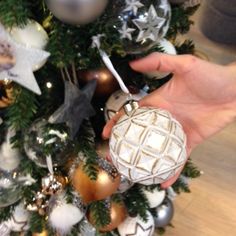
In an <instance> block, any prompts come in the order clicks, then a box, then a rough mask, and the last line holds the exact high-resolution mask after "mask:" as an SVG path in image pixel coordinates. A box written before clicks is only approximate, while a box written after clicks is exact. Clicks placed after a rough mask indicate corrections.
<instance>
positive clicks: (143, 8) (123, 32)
mask: <svg viewBox="0 0 236 236" xmlns="http://www.w3.org/2000/svg"><path fill="white" fill-rule="evenodd" d="M113 11H114V13H113V14H114V16H115V19H116V20H114V28H115V29H117V31H118V32H119V34H120V39H121V41H122V44H123V46H124V48H125V50H126V52H127V53H130V54H137V53H142V52H144V51H146V50H148V49H149V48H150V47H151V46H153V45H154V44H155V43H156V42H157V41H158V40H160V39H161V38H163V37H165V35H166V33H167V31H168V29H169V23H170V18H171V8H170V4H169V2H168V1H167V0H154V1H150V0H148V1H146V0H125V1H124V0H116V1H114V4H113Z"/></svg>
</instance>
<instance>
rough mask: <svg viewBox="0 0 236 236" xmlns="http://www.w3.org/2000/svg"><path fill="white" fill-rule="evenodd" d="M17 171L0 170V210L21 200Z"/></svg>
mask: <svg viewBox="0 0 236 236" xmlns="http://www.w3.org/2000/svg"><path fill="white" fill-rule="evenodd" d="M17 177H18V172H17V171H15V170H14V171H9V172H8V171H3V170H1V169H0V208H1V207H7V206H10V205H12V204H13V203H15V202H17V201H18V200H19V199H20V198H21V189H22V188H21V184H20V183H19V182H18V179H17Z"/></svg>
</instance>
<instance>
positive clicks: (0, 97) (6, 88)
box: [0, 80, 14, 108]
mask: <svg viewBox="0 0 236 236" xmlns="http://www.w3.org/2000/svg"><path fill="white" fill-rule="evenodd" d="M13 101H14V100H13V86H12V83H11V82H10V81H8V80H0V108H5V107H8V106H9V105H11V104H12V103H13Z"/></svg>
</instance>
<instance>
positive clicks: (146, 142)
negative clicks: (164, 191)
mask: <svg viewBox="0 0 236 236" xmlns="http://www.w3.org/2000/svg"><path fill="white" fill-rule="evenodd" d="M185 145H186V140H185V134H184V132H183V130H182V128H181V125H180V124H179V123H178V122H177V121H176V120H175V119H173V118H172V116H171V115H170V113H169V112H167V111H164V110H160V109H152V108H148V109H147V108H145V109H142V108H140V109H137V110H135V111H134V112H133V114H132V115H130V116H123V117H122V118H121V120H119V121H118V123H117V125H116V126H115V127H114V128H113V132H112V137H111V139H110V149H111V150H110V151H111V157H112V159H113V162H114V165H115V166H116V167H117V168H118V170H119V171H120V173H121V174H123V175H124V176H126V177H127V178H128V179H130V180H131V181H133V182H141V183H143V184H152V183H160V182H163V181H164V180H166V179H168V178H170V177H171V176H173V175H174V174H175V173H176V172H177V171H179V169H180V168H181V167H182V166H183V163H184V162H185V160H186V150H185Z"/></svg>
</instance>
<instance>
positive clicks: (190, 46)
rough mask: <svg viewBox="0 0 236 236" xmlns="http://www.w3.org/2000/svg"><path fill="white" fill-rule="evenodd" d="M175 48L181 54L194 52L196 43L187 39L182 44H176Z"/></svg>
mask: <svg viewBox="0 0 236 236" xmlns="http://www.w3.org/2000/svg"><path fill="white" fill-rule="evenodd" d="M175 49H176V51H177V53H178V54H179V55H181V54H194V51H195V45H194V43H193V41H192V40H185V41H184V42H183V43H182V44H179V45H175Z"/></svg>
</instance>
